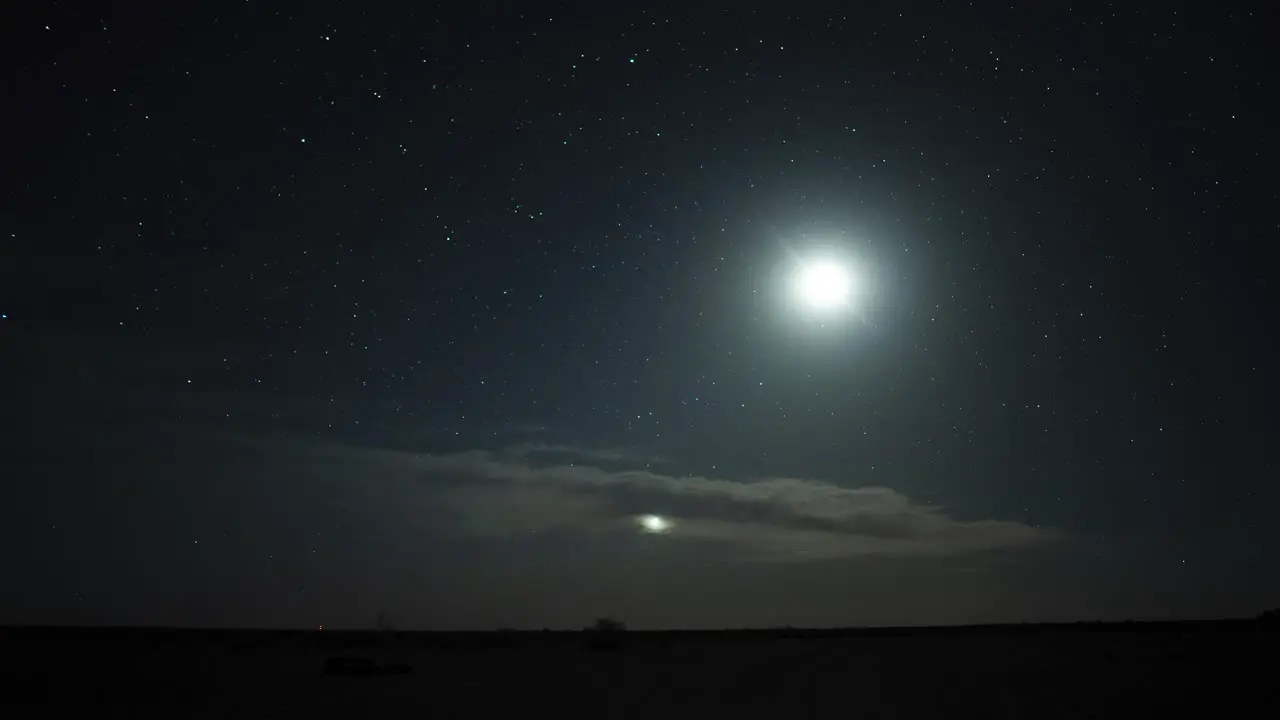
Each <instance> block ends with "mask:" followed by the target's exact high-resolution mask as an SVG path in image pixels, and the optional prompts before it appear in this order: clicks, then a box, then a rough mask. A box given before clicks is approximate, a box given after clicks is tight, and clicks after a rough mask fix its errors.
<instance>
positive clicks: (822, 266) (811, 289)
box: [795, 260, 853, 310]
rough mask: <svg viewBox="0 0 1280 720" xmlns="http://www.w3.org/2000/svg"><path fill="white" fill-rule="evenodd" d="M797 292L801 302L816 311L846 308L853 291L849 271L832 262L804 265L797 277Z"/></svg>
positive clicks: (819, 261)
mask: <svg viewBox="0 0 1280 720" xmlns="http://www.w3.org/2000/svg"><path fill="white" fill-rule="evenodd" d="M795 283H796V286H795V291H796V295H797V296H798V297H799V298H800V301H801V302H802V303H803V304H804V305H805V306H806V307H808V308H812V309H814V310H831V309H834V308H839V307H842V306H844V305H845V304H847V303H848V301H849V295H850V294H851V293H852V290H853V280H852V278H851V277H850V276H849V271H848V270H847V269H846V268H845V267H844V266H843V265H840V264H839V263H837V262H834V261H831V260H814V261H810V262H806V263H803V264H802V265H801V266H800V269H799V272H797V273H796V277H795Z"/></svg>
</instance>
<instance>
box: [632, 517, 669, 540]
mask: <svg viewBox="0 0 1280 720" xmlns="http://www.w3.org/2000/svg"><path fill="white" fill-rule="evenodd" d="M636 521H637V522H638V523H640V529H641V530H643V531H644V532H647V533H651V534H654V535H662V534H665V533H667V532H670V531H671V521H670V520H668V519H666V518H664V517H662V516H661V515H641V516H640V517H639V518H637V519H636Z"/></svg>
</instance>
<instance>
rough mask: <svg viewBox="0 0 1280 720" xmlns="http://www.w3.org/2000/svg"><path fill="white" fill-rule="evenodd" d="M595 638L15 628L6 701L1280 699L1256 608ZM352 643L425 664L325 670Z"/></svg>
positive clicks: (124, 707)
mask: <svg viewBox="0 0 1280 720" xmlns="http://www.w3.org/2000/svg"><path fill="white" fill-rule="evenodd" d="M596 637H597V636H596V635H594V634H590V633H584V632H496V633H415V632H372V631H358V632H357V631H329V630H326V631H323V632H321V631H309V632H308V631H203V630H170V629H72V628H8V629H0V649H2V651H3V656H4V659H3V661H2V662H3V664H2V665H0V670H2V671H3V677H4V678H5V681H4V682H3V685H4V686H6V687H8V688H9V689H8V690H5V691H4V694H3V697H2V698H0V703H2V704H3V706H6V707H9V708H20V709H21V710H22V711H24V712H27V713H30V712H37V713H39V714H40V715H41V716H44V714H45V713H51V712H57V711H63V710H71V711H76V712H83V711H85V710H89V711H94V712H100V713H101V712H105V713H107V714H109V715H110V716H112V717H167V718H173V717H198V718H205V717H207V718H214V717H217V718H226V717H236V718H317V719H318V718H357V717H358V718H376V717H424V716H425V715H424V714H440V715H441V716H443V717H478V716H491V715H492V714H493V713H502V714H503V716H506V714H507V713H530V712H532V713H539V716H540V717H542V716H545V717H555V718H566V717H590V718H600V717H609V718H632V717H634V718H664V719H665V718H672V717H680V718H684V717H688V718H699V719H700V720H705V718H708V717H734V718H755V717H759V718H788V719H790V718H819V717H822V718H826V717H831V718H837V717H838V718H940V717H958V716H969V717H984V718H1098V717H1117V718H1119V717H1124V718H1133V717H1156V716H1157V715H1163V714H1165V713H1167V712H1187V711H1195V712H1210V713H1213V714H1214V715H1218V716H1223V717H1227V716H1236V715H1239V714H1248V715H1251V716H1252V715H1257V714H1259V713H1261V714H1262V715H1263V716H1272V717H1277V716H1280V714H1277V713H1276V712H1275V711H1276V710H1277V709H1280V695H1278V694H1277V692H1276V691H1275V686H1274V677H1275V670H1276V669H1277V667H1280V660H1278V659H1277V657H1276V649H1275V648H1276V645H1275V640H1274V638H1273V637H1271V636H1269V635H1266V634H1264V633H1263V632H1262V631H1261V630H1260V628H1259V626H1258V625H1257V624H1256V623H1253V622H1248V621H1240V622H1236V621H1232V622H1215V623H1161V624H1148V623H1122V624H1099V623H1081V624H1075V625H1020V626H990V627H969V628H913V629H876V630H833V631H811V630H803V631H802V630H776V631H775V630H771V631H724V632H635V631H631V632H625V633H622V634H620V635H619V636H618V637H619V638H620V640H621V642H620V643H618V645H617V646H616V647H612V644H611V643H607V645H609V646H607V647H600V643H599V642H596V641H595V640H594V638H596ZM352 656H354V657H370V658H374V659H375V660H377V661H379V662H383V663H407V664H409V665H411V666H412V668H413V672H412V673H411V674H408V675H388V676H371V677H335V676H330V675H326V674H324V672H323V668H324V665H325V660H326V658H329V657H352ZM21 716H22V717H27V716H28V715H25V714H24V715H21ZM13 717H19V715H13Z"/></svg>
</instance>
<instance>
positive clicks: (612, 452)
mask: <svg viewBox="0 0 1280 720" xmlns="http://www.w3.org/2000/svg"><path fill="white" fill-rule="evenodd" d="M502 452H503V453H504V454H506V455H511V456H514V457H517V458H525V459H527V460H529V461H531V462H532V461H533V460H535V459H543V460H545V459H547V458H556V457H560V458H566V459H567V458H573V459H574V460H587V461H594V462H599V463H610V464H613V463H623V464H629V465H632V466H639V465H643V466H646V467H647V466H649V465H657V464H660V463H665V462H667V460H666V459H665V458H662V457H658V456H656V455H646V454H643V453H638V452H633V451H630V450H623V449H617V448H588V447H579V446H577V445H554V444H551V443H534V442H523V443H517V444H515V445H509V446H507V447H505V448H503V449H502Z"/></svg>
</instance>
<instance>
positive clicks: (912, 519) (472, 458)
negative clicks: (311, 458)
mask: <svg viewBox="0 0 1280 720" xmlns="http://www.w3.org/2000/svg"><path fill="white" fill-rule="evenodd" d="M554 451H555V452H554V453H539V452H530V448H529V447H518V448H514V449H512V448H509V449H506V450H500V451H473V452H462V453H453V454H437V455H431V454H416V453H408V452H400V451H387V450H351V449H336V450H331V451H329V454H330V455H332V456H334V457H335V458H337V457H345V458H346V459H348V460H351V461H354V462H357V463H358V466H359V467H361V468H362V469H363V473H362V474H364V473H368V472H369V470H370V469H371V468H377V469H376V470H375V471H374V475H375V477H369V478H368V481H369V482H379V481H388V480H390V481H392V482H396V483H397V484H398V486H399V487H400V488H401V490H403V491H404V492H408V493H411V494H413V496H415V497H417V498H419V502H413V503H409V506H412V507H414V508H417V510H420V511H421V512H422V513H423V517H427V516H429V517H431V518H432V521H433V522H438V523H441V524H442V527H444V528H447V529H448V530H450V531H453V532H460V533H464V534H471V535H476V536H487V537H494V536H499V537H500V536H507V535H521V534H526V533H534V532H576V533H584V534H594V533H616V532H635V531H636V524H635V518H636V517H637V516H639V515H642V514H647V513H655V514H659V515H662V516H664V517H667V518H669V519H670V520H671V521H672V523H673V527H672V529H671V531H670V533H669V537H670V538H671V540H672V541H682V540H683V541H703V542H714V543H719V544H721V545H723V546H724V547H725V548H726V549H727V550H729V551H732V552H736V553H737V554H739V555H740V556H741V557H743V558H745V559H753V560H763V561H781V562H788V561H792V562H794V561H804V560H816V559H830V558H840V557H860V556H861V557H865V556H934V557H945V556H957V555H968V554H974V553H981V552H986V551H993V550H1001V549H1010V548H1020V547H1027V546H1033V545H1038V544H1042V543H1047V542H1052V541H1054V540H1057V539H1060V537H1061V535H1060V533H1059V532H1058V531H1056V530H1053V529H1049V528H1042V527H1035V526H1031V525H1027V524H1024V523H1019V522H1012V521H1005V520H995V519H979V520H962V519H959V518H958V517H956V516H955V515H953V514H951V513H948V512H947V511H945V510H944V509H943V508H939V507H936V506H930V505H922V504H918V503H915V502H913V501H912V500H911V499H910V498H908V497H906V496H905V495H903V494H901V493H899V492H897V491H895V490H892V489H890V488H886V487H858V488H848V487H841V486H838V485H834V484H831V483H826V482H818V481H814V480H805V479H798V478H763V479H757V480H750V481H735V480H728V479H721V478H711V477H702V476H674V475H669V474H663V473H659V472H655V471H653V470H652V469H643V470H614V469H606V468H603V467H599V462H598V461H600V460H604V459H608V460H613V461H620V460H625V459H626V458H627V457H629V456H628V455H627V454H626V453H614V452H609V451H597V450H579V451H574V449H573V448H569V447H563V446H558V447H556V448H554ZM546 454H554V455H556V456H565V455H576V456H577V459H579V460H581V461H582V462H576V461H575V462H568V461H565V462H560V463H557V464H550V465H548V464H539V463H538V462H537V460H538V459H540V458H539V456H543V455H546ZM357 455H358V456H359V459H358V461H357V458H356V457H355V456H357ZM593 459H594V460H596V461H597V462H596V463H595V464H593V463H592V460H593ZM378 476H380V477H381V480H379V477H378Z"/></svg>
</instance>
